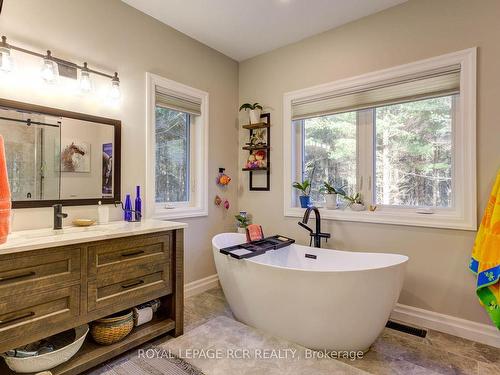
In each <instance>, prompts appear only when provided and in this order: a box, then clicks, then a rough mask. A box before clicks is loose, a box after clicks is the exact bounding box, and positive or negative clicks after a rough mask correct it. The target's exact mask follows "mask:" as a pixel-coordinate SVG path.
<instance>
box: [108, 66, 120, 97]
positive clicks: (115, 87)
mask: <svg viewBox="0 0 500 375" xmlns="http://www.w3.org/2000/svg"><path fill="white" fill-rule="evenodd" d="M109 96H110V97H111V99H113V100H118V99H120V96H121V93H120V79H119V78H118V73H115V76H114V77H113V78H112V79H111V88H110V90H109Z"/></svg>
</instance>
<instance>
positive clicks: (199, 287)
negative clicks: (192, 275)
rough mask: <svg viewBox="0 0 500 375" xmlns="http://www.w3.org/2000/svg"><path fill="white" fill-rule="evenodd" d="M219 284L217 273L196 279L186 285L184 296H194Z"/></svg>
mask: <svg viewBox="0 0 500 375" xmlns="http://www.w3.org/2000/svg"><path fill="white" fill-rule="evenodd" d="M218 285H219V278H218V277H217V274H214V275H210V276H208V277H204V278H203V279H199V280H195V281H193V282H190V283H188V284H185V285H184V297H185V298H187V297H192V296H195V295H197V294H200V293H203V292H204V291H206V290H209V289H212V288H215V287H216V286H218Z"/></svg>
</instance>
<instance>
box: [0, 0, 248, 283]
mask: <svg viewBox="0 0 500 375" xmlns="http://www.w3.org/2000/svg"><path fill="white" fill-rule="evenodd" d="M0 31H1V34H2V35H6V36H7V37H8V38H9V39H10V41H11V42H12V43H17V44H21V45H24V46H26V47H29V48H32V49H36V50H39V51H40V52H43V51H44V50H45V49H46V48H50V49H52V51H53V53H54V55H56V56H58V57H62V58H67V59H69V60H72V61H75V62H79V63H82V62H83V61H84V60H83V59H85V60H86V61H88V62H89V65H91V66H94V67H96V68H101V69H103V70H104V71H107V72H110V73H112V72H114V71H118V72H119V73H120V79H121V87H122V96H123V100H122V103H121V105H120V106H119V107H118V108H114V107H111V106H109V105H106V103H105V101H102V100H100V97H99V95H97V94H96V95H91V96H90V97H85V96H79V95H76V94H75V95H66V94H64V93H62V92H58V91H55V90H53V89H50V88H47V89H45V88H43V86H41V87H38V88H33V87H32V82H21V81H22V80H20V81H19V82H12V83H9V82H6V81H3V82H0V97H3V98H8V99H13V100H19V101H25V102H31V103H36V104H40V105H45V106H50V107H57V108H62V109H66V110H72V111H77V112H84V113H89V114H93V115H99V116H106V117H111V118H117V119H120V120H121V121H122V127H123V128H122V137H123V138H122V145H123V151H122V167H123V169H122V192H123V193H125V192H130V193H133V192H134V187H135V185H136V184H140V185H142V186H144V184H145V156H146V153H145V145H146V138H145V135H146V134H145V129H146V108H145V101H146V76H145V74H146V72H152V73H155V74H158V75H160V76H163V77H165V78H169V79H173V80H175V81H178V82H181V83H184V84H186V85H190V86H193V87H195V88H198V89H201V90H205V91H207V92H209V94H210V135H209V141H210V150H209V159H210V160H209V168H210V169H209V178H210V183H209V186H210V192H209V216H208V217H202V218H196V219H187V220H184V221H185V222H188V223H189V228H188V229H187V231H186V261H185V264H186V282H190V281H193V280H197V279H200V278H202V277H206V276H209V275H212V274H214V273H215V268H214V266H213V261H212V255H211V245H210V239H211V237H212V235H214V234H215V233H220V232H222V231H227V230H234V224H233V223H234V219H233V216H232V215H233V214H234V212H235V210H236V206H237V205H236V201H235V200H236V183H235V184H234V185H233V187H232V188H231V189H229V192H228V193H227V194H225V196H227V197H228V198H229V200H230V202H231V203H232V208H231V210H230V211H229V212H223V211H222V210H221V209H217V208H215V207H214V206H213V205H212V204H211V202H212V199H213V197H214V195H215V194H216V187H215V183H214V182H213V181H214V180H215V175H216V173H217V168H218V167H222V166H223V167H226V168H227V173H228V174H230V175H233V177H234V181H236V177H237V176H236V171H237V155H238V154H237V143H238V138H237V130H236V129H237V128H236V123H235V117H236V109H237V104H238V103H237V100H238V64H237V63H236V62H235V61H233V60H231V59H230V58H228V57H226V56H224V55H222V54H220V53H219V52H216V51H214V50H213V49H210V48H209V47H207V46H205V45H203V44H201V43H198V42H196V41H195V40H193V39H191V38H189V37H187V36H186V35H184V34H181V33H179V32H177V31H175V30H174V29H172V28H170V27H168V26H165V25H164V24H162V23H160V22H158V21H156V20H154V19H153V18H151V17H149V16H146V15H144V14H142V13H139V12H138V11H137V10H135V9H134V8H131V7H129V6H128V5H126V4H124V3H122V2H121V1H119V0H106V1H102V0H86V1H80V0H43V1H40V0H15V1H13V0H11V1H9V0H8V1H5V2H4V6H3V11H2V14H1V15H0ZM15 57H16V61H17V62H18V64H19V66H18V68H22V69H23V71H26V75H28V74H30V70H32V71H33V72H34V73H37V71H38V70H39V64H40V61H39V60H35V61H32V62H29V61H27V59H25V58H23V57H22V56H18V55H16V56H15ZM17 57H19V59H17ZM25 60H26V61H25ZM30 64H31V65H30ZM31 73H32V72H31ZM95 84H96V87H97V86H98V87H99V90H100V89H101V88H102V87H104V86H105V85H107V84H108V81H106V80H102V79H99V78H95ZM143 191H144V189H143ZM65 211H67V212H68V213H69V214H70V216H69V219H68V220H66V223H69V222H70V221H71V220H72V219H73V218H75V217H96V216H97V211H96V207H68V208H66V209H65ZM112 217H113V218H114V219H118V218H119V217H120V212H119V211H118V210H115V209H113V210H112ZM51 220H52V214H51V209H31V210H16V212H15V216H14V230H19V229H26V228H35V227H46V226H48V225H50V223H51Z"/></svg>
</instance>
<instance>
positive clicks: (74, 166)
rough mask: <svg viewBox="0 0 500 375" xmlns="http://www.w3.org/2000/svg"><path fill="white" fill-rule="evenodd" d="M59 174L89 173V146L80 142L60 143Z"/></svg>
mask: <svg viewBox="0 0 500 375" xmlns="http://www.w3.org/2000/svg"><path fill="white" fill-rule="evenodd" d="M61 172H80V173H90V144H89V143H87V142H82V141H72V140H62V141H61Z"/></svg>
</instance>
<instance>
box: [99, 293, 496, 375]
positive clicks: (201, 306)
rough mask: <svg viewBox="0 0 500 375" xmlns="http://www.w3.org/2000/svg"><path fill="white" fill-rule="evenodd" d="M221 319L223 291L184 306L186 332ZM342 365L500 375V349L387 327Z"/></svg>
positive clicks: (119, 365)
mask: <svg viewBox="0 0 500 375" xmlns="http://www.w3.org/2000/svg"><path fill="white" fill-rule="evenodd" d="M218 316H227V317H230V318H232V314H231V311H230V309H229V306H228V305H227V303H226V300H225V298H224V294H223V293H222V291H221V290H220V289H218V288H216V289H212V290H209V291H207V292H205V293H203V294H200V295H197V296H194V297H191V298H188V299H187V300H186V304H185V323H186V327H185V331H186V332H187V331H189V330H191V329H193V328H195V327H198V326H200V325H201V324H203V323H205V322H207V321H208V320H210V319H212V318H215V317H218ZM168 339H169V337H163V338H160V339H158V340H156V342H154V343H149V344H148V345H151V344H153V345H158V344H160V343H162V342H165V341H166V340H168ZM134 356H136V351H131V352H129V353H127V354H125V355H123V356H121V357H120V358H117V359H115V360H114V361H112V362H110V363H107V364H105V365H103V366H102V367H100V368H98V369H94V370H93V371H91V373H90V374H92V375H98V374H99V375H101V374H102V375H104V374H105V375H129V374H130V375H134V371H133V366H132V363H131V362H130V359H131V358H133V357H134ZM343 362H344V363H345V364H347V365H349V366H353V367H356V368H358V369H361V370H364V371H366V372H369V373H372V374H375V375H384V374H405V375H406V374H471V375H472V374H473V375H486V374H487V375H493V374H500V349H497V348H493V347H490V346H487V345H483V344H479V343H475V342H472V341H468V340H464V339H461V338H458V337H455V336H450V335H447V334H444V333H440V332H437V331H429V332H428V334H427V337H426V338H420V337H416V336H412V335H409V334H405V333H401V332H398V331H394V330H391V329H387V328H386V329H385V330H384V332H383V333H382V335H381V336H380V337H379V338H378V339H377V341H376V342H375V343H374V344H373V346H372V347H371V349H370V351H369V352H368V353H366V355H365V357H364V358H363V359H361V360H355V361H350V360H344V361H343ZM128 364H130V366H128ZM127 368H130V371H128V370H127Z"/></svg>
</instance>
